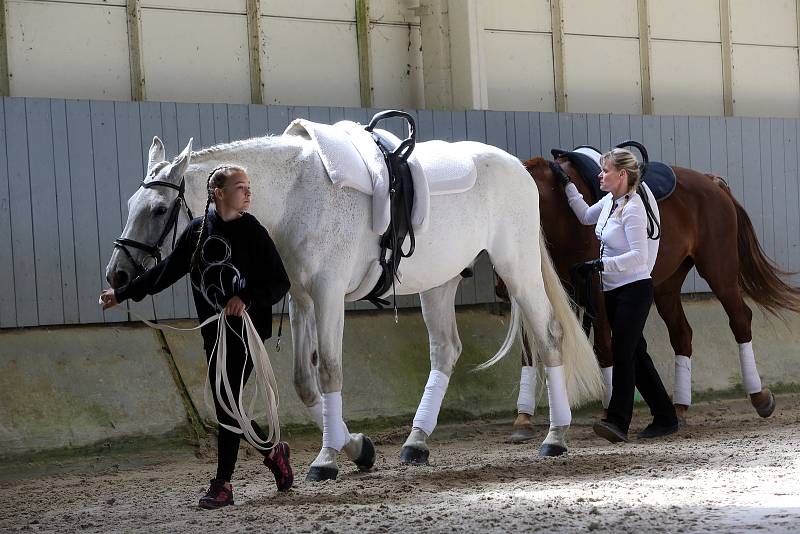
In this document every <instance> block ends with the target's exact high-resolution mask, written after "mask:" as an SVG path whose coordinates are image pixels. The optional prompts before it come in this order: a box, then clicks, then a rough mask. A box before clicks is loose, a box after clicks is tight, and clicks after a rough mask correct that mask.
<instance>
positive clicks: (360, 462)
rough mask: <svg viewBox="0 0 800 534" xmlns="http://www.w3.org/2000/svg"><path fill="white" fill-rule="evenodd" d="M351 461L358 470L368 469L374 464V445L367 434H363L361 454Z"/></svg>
mask: <svg viewBox="0 0 800 534" xmlns="http://www.w3.org/2000/svg"><path fill="white" fill-rule="evenodd" d="M353 461H354V462H355V464H356V465H357V466H358V469H359V470H360V471H369V470H370V469H372V466H373V465H375V445H373V444H372V440H371V439H369V438H368V437H367V436H364V441H363V442H362V444H361V454H359V455H358V458H356V459H355V460H353Z"/></svg>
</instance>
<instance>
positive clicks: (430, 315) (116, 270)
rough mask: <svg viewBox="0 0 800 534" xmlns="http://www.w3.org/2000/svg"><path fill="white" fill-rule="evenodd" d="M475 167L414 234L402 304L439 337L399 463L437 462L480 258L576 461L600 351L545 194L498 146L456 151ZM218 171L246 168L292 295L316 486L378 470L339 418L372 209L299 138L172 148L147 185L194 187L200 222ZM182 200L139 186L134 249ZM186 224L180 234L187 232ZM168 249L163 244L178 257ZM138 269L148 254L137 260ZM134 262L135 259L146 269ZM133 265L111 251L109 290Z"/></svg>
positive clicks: (597, 383)
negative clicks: (484, 255) (349, 328)
mask: <svg viewBox="0 0 800 534" xmlns="http://www.w3.org/2000/svg"><path fill="white" fill-rule="evenodd" d="M459 145H460V146H461V149H462V150H464V151H466V152H468V153H469V154H470V155H471V157H472V159H473V160H474V162H475V165H476V167H477V169H478V175H477V180H476V183H475V185H474V187H472V189H470V190H469V191H467V192H464V193H458V194H451V195H443V196H434V197H431V199H430V224H429V228H428V230H427V231H426V232H425V233H423V234H421V235H420V234H418V235H417V236H416V238H417V240H416V252H415V253H414V255H413V256H412V257H411V258H408V259H405V260H403V262H402V264H401V270H402V272H403V278H402V283H399V284H397V286H396V290H397V294H399V295H408V294H414V293H419V295H420V301H421V304H422V314H423V317H424V320H425V324H426V326H427V328H428V332H429V338H430V360H431V373H430V377H429V380H428V383H427V385H426V387H425V393H424V395H423V397H422V401H421V402H420V405H419V408H418V410H417V414H416V417H415V418H414V425H413V429H412V431H411V433H410V434H409V436H408V439H407V440H406V442H405V444H404V446H403V450H402V453H401V461H402V462H404V463H411V464H424V463H427V458H428V446H427V440H428V437H429V436H430V435H431V433H432V432H433V430H434V428H435V426H436V421H437V417H438V414H439V409H440V406H441V402H442V398H443V397H444V393H445V390H446V388H447V383H448V381H449V377H450V375H451V373H452V371H453V367H454V366H455V364H456V361H457V360H458V357H459V355H460V352H461V342H460V340H459V337H458V332H457V329H456V315H455V307H454V299H455V295H456V288H457V287H458V284H459V281H460V280H461V276H460V273H461V272H462V270H463V269H465V268H466V267H468V266H470V265H471V264H472V263H473V262H474V261H475V259H476V257H477V256H478V254H479V253H481V251H483V250H486V251H487V252H488V253H489V256H490V258H491V261H492V263H493V264H494V267H495V269H496V270H497V272H498V274H499V275H500V276H501V277H502V278H503V280H504V281H505V283H506V285H507V286H508V290H509V294H510V295H511V297H512V298H513V303H514V304H513V309H512V321H510V322H511V324H510V326H509V333H508V337H507V339H506V343H505V344H504V345H503V348H502V350H501V352H500V353H498V355H497V356H496V357H495V359H493V361H496V360H497V359H499V357H502V356H503V355H504V354H505V353H506V352H508V349H509V348H510V346H511V345H512V344H513V341H514V337H515V332H516V328H517V325H518V321H519V316H520V314H519V313H517V312H518V311H520V312H521V316H522V318H523V319H524V321H525V326H527V327H528V331H529V332H532V333H533V336H532V337H533V339H534V340H535V347H536V351H537V353H538V356H539V359H540V361H541V363H543V365H544V368H545V371H546V376H547V386H548V397H549V402H550V431H549V433H548V434H547V436H546V438H545V440H544V442H543V444H542V446H541V448H540V451H539V452H540V454H541V455H546V456H554V455H559V454H563V453H564V452H566V450H567V445H566V431H567V429H568V427H569V424H570V422H571V411H570V404H569V401H568V400H567V399H568V393H567V391H568V389H569V392H570V400H571V401H573V404H575V403H579V402H582V401H586V400H587V399H598V398H599V396H600V394H601V391H602V379H601V375H600V372H599V368H598V366H597V363H596V359H595V356H594V353H593V351H592V347H591V345H590V344H589V342H588V340H587V339H586V337H585V336H584V334H583V332H582V330H581V328H580V325H579V324H578V322H577V320H576V318H575V315H574V313H573V311H572V309H571V308H570V304H569V301H568V299H567V297H566V294H565V293H564V290H563V288H562V286H561V285H560V282H559V281H558V278H557V276H556V274H555V272H554V270H553V267H552V264H551V261H550V257H549V255H548V253H547V249H546V248H545V247H543V246H542V242H541V234H540V225H539V211H538V192H537V189H536V185H535V184H534V183H533V181H532V180H531V179H530V175H529V174H528V173H527V171H526V170H525V168H524V167H523V166H522V164H521V163H520V161H519V160H518V159H517V158H515V157H513V156H511V155H510V154H508V153H506V152H504V151H502V150H500V149H497V148H495V147H492V146H487V145H483V144H480V143H473V142H462V143H459ZM221 162H231V163H236V164H239V165H242V166H244V167H245V168H247V170H248V174H249V175H250V179H251V188H252V190H253V203H252V204H253V209H252V213H253V215H255V216H256V217H257V218H258V219H259V220H260V221H261V223H262V224H264V226H265V227H266V228H267V229H268V231H269V233H270V235H271V236H272V239H273V240H274V242H275V245H276V247H277V249H278V251H279V252H280V254H281V257H282V258H283V261H284V264H285V267H286V271H287V273H288V274H289V278H290V280H291V283H292V287H291V290H290V296H291V300H290V305H289V315H290V319H291V327H292V339H293V346H294V385H295V389H296V391H297V393H298V395H299V396H300V398H301V399H302V401H303V403H304V404H305V405H306V406H307V407H308V409H309V411H310V413H311V416H312V418H313V419H314V421H315V422H316V424H317V425H318V426H319V427H320V429H321V430H322V448H321V451H320V452H319V455H318V456H317V457H316V459H315V460H314V461H313V462H312V464H311V467H310V470H309V473H308V477H307V478H308V479H309V480H324V479H332V478H336V476H337V474H338V464H337V456H338V453H339V452H340V451H342V450H344V452H345V453H346V454H347V456H348V457H349V458H350V459H351V460H353V461H355V462H356V464H357V465H358V466H359V467H360V468H362V469H368V468H370V467H371V466H372V464H373V463H374V448H373V447H372V443H371V442H370V441H369V439H368V438H367V437H366V436H363V435H361V434H351V433H350V432H349V431H348V429H347V427H346V425H345V423H344V420H343V418H342V397H341V392H342V334H343V327H344V319H345V313H344V297H345V295H346V294H348V293H349V292H352V291H354V290H355V289H356V288H357V287H358V286H359V284H360V283H361V282H362V280H363V279H364V277H365V275H366V273H367V271H368V269H369V266H370V265H372V264H373V263H374V261H375V260H376V259H377V258H378V254H379V245H378V240H379V236H378V235H376V234H374V233H373V232H372V230H371V224H370V223H371V199H370V198H369V197H368V196H367V195H365V194H363V193H360V192H358V191H356V190H354V189H347V188H339V187H337V186H334V185H333V184H332V183H331V181H330V180H329V179H328V176H327V174H326V171H325V169H324V167H323V165H322V162H321V160H320V157H319V156H318V154H317V152H316V151H315V145H314V144H313V143H312V142H311V141H310V140H309V139H307V138H303V137H298V136H287V135H283V136H275V137H259V138H253V139H249V140H243V141H236V142H232V143H228V144H222V145H218V146H214V147H211V148H207V149H205V150H201V151H199V152H192V151H191V141H189V144H188V146H187V147H186V149H185V150H184V151H183V152H182V153H181V154H180V155H179V156H178V157H176V158H175V160H174V161H173V162H171V163H169V164H166V163H165V151H164V145H163V144H162V142H161V141H160V140H159V139H158V138H155V139H153V144H152V146H151V147H150V151H149V162H148V176H147V177H146V178H145V180H146V181H147V182H149V181H151V180H158V181H163V182H169V183H171V184H173V185H178V184H180V183H181V181H182V180H185V188H186V192H185V196H186V202H187V203H188V205H189V207H191V208H192V210H193V211H194V213H202V211H203V207H204V206H205V202H206V178H207V176H208V173H209V171H210V170H211V169H212V168H213V167H215V166H216V165H218V164H219V163H221ZM177 194H178V193H177V192H176V190H175V189H173V188H170V187H158V186H153V187H149V188H148V187H142V188H140V189H139V190H138V191H136V192H135V193H134V195H133V196H132V197H131V198H130V200H129V201H128V207H129V216H128V221H127V224H126V225H125V229H124V231H123V236H122V237H124V238H127V239H130V240H135V241H139V242H142V243H149V244H154V243H155V242H156V241H157V240H158V237H159V235H161V233H162V232H163V228H164V225H165V224H168V223H167V221H166V219H167V216H166V215H165V213H167V212H169V209H165V208H168V207H169V206H170V204H171V203H172V202H174V200H175V198H176V195H177ZM186 219H187V217H185V216H183V217H179V218H178V221H177V223H176V224H177V226H178V228H177V230H178V232H180V231H181V230H182V229H183V228H184V227H185V225H186V223H187V221H186ZM170 245H171V240H169V239H167V240H165V242H164V243H163V244H162V245H161V253H162V254H167V253H169V251H170ZM132 255H133V259H135V260H137V261H139V263H142V261H140V260H141V257H142V256H143V255H144V253H143V252H141V251H136V250H134V251H132ZM137 255H138V256H139V258H138V259H137ZM131 259H132V258H131V257H130V256H128V255H126V254H121V251H120V250H119V249H117V250H115V252H114V254H113V255H112V257H111V260H110V262H109V264H108V267H107V273H106V274H107V278H108V280H109V282H111V283H112V285H115V284H116V285H120V283H121V281H124V280H126V279H130V277H131V276H133V275H134V274H135V270H134V265H133V263H132V261H131Z"/></svg>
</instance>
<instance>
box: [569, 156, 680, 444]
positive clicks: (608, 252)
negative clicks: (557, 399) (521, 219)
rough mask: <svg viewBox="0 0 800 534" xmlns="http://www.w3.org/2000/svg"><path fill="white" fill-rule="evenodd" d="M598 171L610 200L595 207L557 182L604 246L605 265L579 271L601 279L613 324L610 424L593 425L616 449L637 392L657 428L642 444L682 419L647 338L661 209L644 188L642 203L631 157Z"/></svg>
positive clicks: (599, 262)
mask: <svg viewBox="0 0 800 534" xmlns="http://www.w3.org/2000/svg"><path fill="white" fill-rule="evenodd" d="M600 163H601V171H600V175H599V177H600V189H602V190H603V191H606V192H607V193H608V194H607V195H606V196H604V197H603V198H602V199H600V201H598V202H597V203H596V204H594V205H592V206H589V205H587V204H586V202H585V201H584V200H583V196H582V195H581V194H580V193H579V192H578V189H577V188H576V187H575V185H574V184H572V183H571V182H570V181H569V178H568V177H567V176H566V174H564V173H562V174H561V175H560V180H561V182H562V184H563V185H564V186H565V188H566V189H565V190H566V194H567V200H568V201H569V205H570V207H571V208H572V211H573V212H574V213H575V215H576V216H577V217H578V219H579V220H580V221H581V223H583V224H585V225H590V224H596V225H597V226H596V234H597V237H598V238H599V239H600V258H599V259H596V260H591V261H588V262H585V263H581V264H578V265H576V266H575V267H574V269H575V271H576V272H577V273H578V274H581V275H583V276H593V273H594V272H596V271H599V272H600V278H601V281H602V285H603V294H604V297H605V305H606V311H607V314H608V318H609V322H610V323H611V351H612V358H613V363H614V365H613V375H612V379H611V384H612V392H611V399H610V401H609V404H608V411H607V415H606V417H605V418H603V419H602V420H600V421H599V422H597V423H595V424H594V431H595V433H597V434H598V435H599V436H601V437H603V438H605V439H607V440H609V441H611V442H612V443H614V442H618V441H628V427H629V426H630V423H631V418H632V416H633V400H634V388H638V390H639V393H641V395H642V397H643V398H644V400H645V401H646V402H647V404H648V405H649V406H650V412H651V414H652V415H653V422H652V423H650V424H649V425H648V426H647V427H646V428H645V429H644V430H642V431H641V432H639V433H638V434H637V437H639V438H655V437H660V436H665V435H667V434H672V433H673V432H675V431H676V430H678V426H679V425H678V417H677V415H676V413H675V407H674V406H673V404H672V401H671V399H670V397H669V395H668V394H667V391H666V389H664V384H663V383H662V382H661V378H660V377H659V375H658V371H656V368H655V367H654V366H653V361H652V359H651V358H650V355H649V354H648V353H647V342H646V341H645V339H644V336H643V334H642V333H643V331H644V325H645V323H646V322H647V315H648V313H649V312H650V306H651V305H652V303H653V279H652V278H651V276H650V273H651V271H652V270H653V266H654V265H655V262H656V255H657V254H658V236H657V235H655V234H656V229H657V228H659V229H660V226H659V213H658V206H657V205H656V202H655V199H654V198H653V197H652V194H651V193H650V192H649V189H647V188H646V186H643V187H642V189H641V191H642V192H644V193H645V195H646V196H647V197H648V198H647V199H645V198H642V197H641V196H640V194H639V192H638V191H639V190H640V189H639V183H640V176H639V163H638V161H637V160H636V157H635V156H634V155H633V154H632V153H631V152H630V151H628V150H625V149H623V148H615V149H613V150H611V151H610V152H607V153H605V154H603V156H602V158H601V160H600ZM648 227H649V228H648Z"/></svg>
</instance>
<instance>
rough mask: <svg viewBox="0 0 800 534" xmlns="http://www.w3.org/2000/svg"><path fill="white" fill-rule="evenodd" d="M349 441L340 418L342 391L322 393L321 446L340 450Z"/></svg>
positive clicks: (342, 420) (348, 434)
mask: <svg viewBox="0 0 800 534" xmlns="http://www.w3.org/2000/svg"><path fill="white" fill-rule="evenodd" d="M349 441H350V432H348V430H347V425H345V424H344V419H342V392H341V391H334V392H333V393H323V394H322V447H323V448H325V447H330V448H331V449H334V450H336V451H341V450H342V447H344V446H345V445H347V443H348V442H349Z"/></svg>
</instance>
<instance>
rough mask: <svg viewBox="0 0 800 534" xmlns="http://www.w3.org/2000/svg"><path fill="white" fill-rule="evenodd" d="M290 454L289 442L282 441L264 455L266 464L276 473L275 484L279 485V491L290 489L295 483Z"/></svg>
mask: <svg viewBox="0 0 800 534" xmlns="http://www.w3.org/2000/svg"><path fill="white" fill-rule="evenodd" d="M289 456H290V451H289V444H288V443H286V442H285V441H281V442H278V444H277V445H275V446H274V447H273V448H272V451H271V452H270V453H269V455H268V456H265V457H264V465H266V466H267V467H268V468H269V470H270V471H272V474H273V475H275V485H276V486H278V491H288V490H289V489H290V488H291V487H292V484H293V483H294V473H293V472H292V464H291V462H290V458H289Z"/></svg>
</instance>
